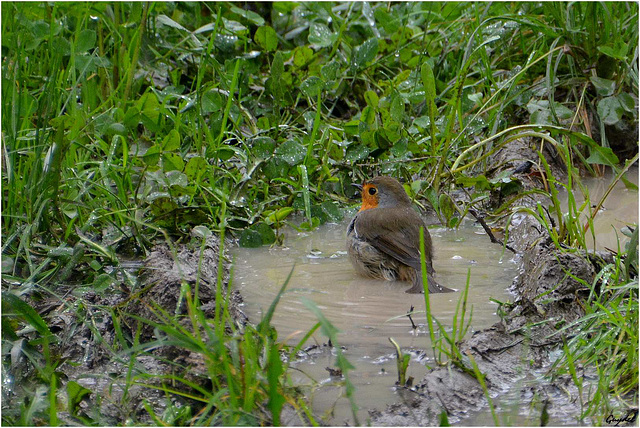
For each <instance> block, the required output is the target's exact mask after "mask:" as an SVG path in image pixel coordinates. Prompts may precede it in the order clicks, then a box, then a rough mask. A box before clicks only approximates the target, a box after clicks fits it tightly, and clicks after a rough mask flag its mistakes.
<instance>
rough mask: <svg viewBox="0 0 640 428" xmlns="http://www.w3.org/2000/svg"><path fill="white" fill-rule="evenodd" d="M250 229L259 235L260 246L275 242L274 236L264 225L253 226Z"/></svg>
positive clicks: (267, 226)
mask: <svg viewBox="0 0 640 428" xmlns="http://www.w3.org/2000/svg"><path fill="white" fill-rule="evenodd" d="M252 228H253V229H254V230H255V231H256V232H258V233H259V234H260V237H261V239H262V245H269V244H273V243H274V242H276V234H275V233H274V232H273V229H271V227H269V225H267V224H266V223H258V224H255V225H254V226H253V227H252Z"/></svg>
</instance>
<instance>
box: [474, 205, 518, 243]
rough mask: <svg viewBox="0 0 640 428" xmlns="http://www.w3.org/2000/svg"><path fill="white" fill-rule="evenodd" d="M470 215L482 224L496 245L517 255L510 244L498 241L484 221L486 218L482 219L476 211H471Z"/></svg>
mask: <svg viewBox="0 0 640 428" xmlns="http://www.w3.org/2000/svg"><path fill="white" fill-rule="evenodd" d="M469 214H471V215H472V216H474V217H475V219H476V220H478V223H480V225H481V226H482V228H483V229H484V231H485V232H487V235H489V239H490V240H491V242H493V243H494V244H500V245H503V246H504V247H505V248H506V249H507V250H509V251H511V252H512V253H514V254H515V253H516V250H514V249H513V248H511V247H510V246H509V245H508V244H506V243H504V242H501V241H500V240H498V239H497V238H496V237H495V235H494V234H493V232H492V231H491V228H490V227H489V226H488V225H487V222H486V221H484V218H482V217H481V216H480V214H478V212H477V211H476V210H474V209H469Z"/></svg>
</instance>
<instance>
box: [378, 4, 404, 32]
mask: <svg viewBox="0 0 640 428" xmlns="http://www.w3.org/2000/svg"><path fill="white" fill-rule="evenodd" d="M373 16H375V18H376V22H377V23H378V24H381V25H382V28H384V30H385V31H386V32H387V34H393V33H395V32H396V31H398V29H399V28H400V21H399V20H398V19H397V18H395V17H394V16H393V15H391V14H390V13H389V12H387V11H386V9H385V8H384V7H377V8H376V9H375V11H374V12H373Z"/></svg>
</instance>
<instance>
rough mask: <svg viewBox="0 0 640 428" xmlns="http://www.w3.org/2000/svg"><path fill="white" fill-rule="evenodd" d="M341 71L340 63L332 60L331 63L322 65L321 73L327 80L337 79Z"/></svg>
mask: <svg viewBox="0 0 640 428" xmlns="http://www.w3.org/2000/svg"><path fill="white" fill-rule="evenodd" d="M338 71H340V64H338V62H337V61H331V62H330V63H329V64H327V65H324V66H322V68H321V69H320V74H321V76H322V78H323V79H324V80H325V81H326V82H330V81H331V80H336V79H337V78H338Z"/></svg>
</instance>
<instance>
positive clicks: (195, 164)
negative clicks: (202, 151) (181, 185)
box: [184, 156, 209, 181]
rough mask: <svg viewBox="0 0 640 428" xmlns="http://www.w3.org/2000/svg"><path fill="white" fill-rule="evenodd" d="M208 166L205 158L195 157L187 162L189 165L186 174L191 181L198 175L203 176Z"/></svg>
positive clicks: (185, 169)
mask: <svg viewBox="0 0 640 428" xmlns="http://www.w3.org/2000/svg"><path fill="white" fill-rule="evenodd" d="M208 166H209V164H208V163H207V161H206V160H205V159H204V158H203V157H201V156H195V157H192V158H191V159H189V161H188V162H187V165H186V166H185V167H184V173H185V175H186V176H187V178H188V179H189V180H190V181H191V180H193V179H194V178H196V177H197V176H198V175H202V174H203V173H205V172H206V170H207V167H208Z"/></svg>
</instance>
